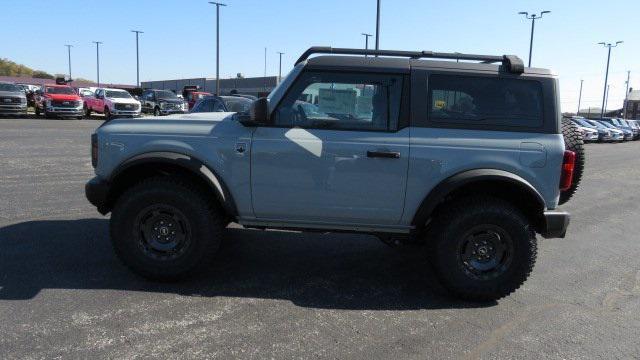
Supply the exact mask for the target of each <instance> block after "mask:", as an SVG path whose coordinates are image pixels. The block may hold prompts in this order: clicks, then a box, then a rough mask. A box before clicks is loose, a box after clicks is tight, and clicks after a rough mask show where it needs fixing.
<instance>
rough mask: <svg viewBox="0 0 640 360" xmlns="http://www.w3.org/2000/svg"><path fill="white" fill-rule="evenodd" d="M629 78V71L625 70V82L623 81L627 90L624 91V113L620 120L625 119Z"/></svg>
mask: <svg viewBox="0 0 640 360" xmlns="http://www.w3.org/2000/svg"><path fill="white" fill-rule="evenodd" d="M630 77H631V71H630V70H627V81H625V84H627V88H626V89H625V91H624V111H623V114H622V118H624V119H626V118H627V102H628V101H629V78H630Z"/></svg>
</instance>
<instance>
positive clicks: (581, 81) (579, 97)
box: [576, 79, 584, 115]
mask: <svg viewBox="0 0 640 360" xmlns="http://www.w3.org/2000/svg"><path fill="white" fill-rule="evenodd" d="M583 82H584V80H582V79H580V95H578V111H577V112H576V115H580V102H581V101H582V83H583Z"/></svg>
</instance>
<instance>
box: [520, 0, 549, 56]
mask: <svg viewBox="0 0 640 360" xmlns="http://www.w3.org/2000/svg"><path fill="white" fill-rule="evenodd" d="M550 13H551V11H547V10H545V11H543V12H541V13H540V15H536V14H531V15H529V13H528V12H526V11H521V12H519V13H518V14H519V15H524V17H525V18H526V19H529V20H531V39H530V40H529V65H528V66H529V67H531V53H532V51H533V31H534V29H535V27H536V20H539V19H542V16H543V15H544V14H550Z"/></svg>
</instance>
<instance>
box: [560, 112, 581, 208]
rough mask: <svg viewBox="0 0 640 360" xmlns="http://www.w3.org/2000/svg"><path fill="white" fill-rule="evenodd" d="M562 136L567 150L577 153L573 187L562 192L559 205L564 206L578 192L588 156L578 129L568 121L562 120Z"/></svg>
mask: <svg viewBox="0 0 640 360" xmlns="http://www.w3.org/2000/svg"><path fill="white" fill-rule="evenodd" d="M562 136H563V137H564V147H565V149H566V150H570V151H573V152H574V153H576V164H575V167H574V169H573V179H572V181H571V187H570V188H569V189H567V190H565V191H561V192H560V201H559V204H560V205H562V204H564V203H566V202H567V201H569V199H571V197H573V195H574V194H575V193H576V191H577V190H578V186H580V181H581V180H582V173H583V172H584V167H585V162H586V154H585V151H584V141H583V140H582V136H580V133H579V132H578V127H577V126H576V125H575V124H573V123H572V122H571V121H569V120H567V119H563V120H562Z"/></svg>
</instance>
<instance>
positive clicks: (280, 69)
mask: <svg viewBox="0 0 640 360" xmlns="http://www.w3.org/2000/svg"><path fill="white" fill-rule="evenodd" d="M282 54H284V53H283V52H280V51H278V55H280V65H278V83H280V81H282Z"/></svg>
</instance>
